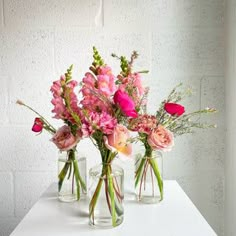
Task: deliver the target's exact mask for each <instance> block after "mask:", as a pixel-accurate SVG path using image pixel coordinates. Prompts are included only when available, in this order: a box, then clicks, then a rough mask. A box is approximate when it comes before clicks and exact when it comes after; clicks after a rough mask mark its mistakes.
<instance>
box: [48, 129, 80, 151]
mask: <svg viewBox="0 0 236 236" xmlns="http://www.w3.org/2000/svg"><path fill="white" fill-rule="evenodd" d="M80 138H81V137H80V135H77V136H76V137H75V136H74V135H73V134H72V133H71V130H70V127H69V126H67V125H64V126H62V127H61V128H60V129H58V130H57V132H56V133H55V134H54V135H53V137H52V141H53V143H55V145H56V146H57V147H58V148H59V149H60V150H61V151H68V150H70V149H72V148H73V147H75V146H76V145H77V143H78V142H79V140H80Z"/></svg>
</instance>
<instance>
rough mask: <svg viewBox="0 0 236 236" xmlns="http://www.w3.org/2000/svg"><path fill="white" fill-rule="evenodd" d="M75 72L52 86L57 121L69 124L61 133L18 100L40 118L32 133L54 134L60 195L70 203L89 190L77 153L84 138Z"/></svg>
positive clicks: (70, 71) (67, 74) (62, 128)
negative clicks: (76, 91) (58, 156)
mask: <svg viewBox="0 0 236 236" xmlns="http://www.w3.org/2000/svg"><path fill="white" fill-rule="evenodd" d="M71 73H72V66H71V67H70V68H69V69H68V70H67V72H66V73H65V75H63V76H61V78H60V80H57V81H54V82H53V85H52V87H51V92H52V94H53V99H52V101H51V102H52V104H53V105H54V109H53V110H52V112H53V113H55V116H54V118H56V119H61V120H62V121H63V122H64V123H65V125H63V126H62V127H61V128H59V129H58V130H56V129H55V128H54V127H53V126H52V125H51V124H50V123H49V122H48V121H47V120H46V119H45V118H44V117H43V116H42V115H40V114H39V113H38V112H37V111H35V110H34V109H33V108H31V107H30V106H28V105H26V104H25V103H23V102H22V101H20V100H18V101H17V104H19V105H23V106H25V107H26V108H28V109H30V110H31V111H33V112H34V113H35V114H36V115H37V116H38V117H37V118H35V121H34V125H33V127H32V131H33V132H36V133H41V132H42V131H43V130H46V131H48V132H49V133H50V134H51V135H52V139H51V141H52V142H53V143H54V144H55V145H56V146H57V147H58V149H59V150H60V158H59V174H58V195H59V199H60V200H62V201H66V202H70V201H74V200H79V199H80V196H81V191H82V193H83V194H86V191H87V190H86V182H85V176H84V177H82V176H81V174H80V169H79V166H78V159H77V152H76V145H77V144H78V143H79V141H80V139H81V138H82V134H81V122H80V113H81V110H80V108H79V107H78V105H77V102H78V100H77V97H76V95H75V93H74V88H75V87H76V86H77V82H76V81H75V80H72V77H71ZM65 182H66V183H67V182H68V184H66V183H65Z"/></svg>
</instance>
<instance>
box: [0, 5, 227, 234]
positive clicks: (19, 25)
mask: <svg viewBox="0 0 236 236" xmlns="http://www.w3.org/2000/svg"><path fill="white" fill-rule="evenodd" d="M223 27H224V1H223V0H188V1H186V0H145V1H144V0H143V1H142V0H129V1H127V0H100V1H99V0H86V1H85V0H84V1H83V0H80V1H78V0H68V1H64V0H48V1H45V0H0V81H1V86H0V110H1V111H2V112H1V116H0V128H1V132H0V140H1V142H0V149H1V155H0V189H1V191H0V235H1V236H6V235H9V233H10V232H11V231H12V230H13V229H14V227H15V226H16V225H17V223H18V222H19V221H20V220H21V219H22V217H23V216H24V215H25V214H26V213H27V211H28V210H29V209H30V208H31V206H32V205H33V204H34V202H35V201H37V199H38V198H39V196H40V194H41V193H42V192H43V191H44V190H45V189H46V188H47V186H48V185H49V184H50V183H51V182H52V181H55V180H56V171H57V164H56V163H57V162H56V161H57V150H56V148H55V147H54V146H53V145H52V144H51V143H50V142H49V139H50V137H49V136H47V134H42V135H40V136H37V137H35V135H34V134H32V132H31V130H30V128H31V125H32V122H33V119H34V115H33V114H32V113H30V112H29V111H27V110H24V109H22V108H21V107H18V106H17V105H15V101H16V99H18V98H20V99H22V100H23V101H25V102H27V103H28V104H30V105H32V106H33V107H35V108H37V110H38V111H40V112H41V113H43V114H44V115H45V116H47V117H51V113H50V110H51V109H52V107H51V105H50V99H51V97H50V93H49V87H50V85H51V83H52V81H53V80H55V79H57V78H58V77H59V75H60V74H62V73H64V72H65V70H66V68H67V67H68V66H69V65H70V64H72V63H73V64H74V65H75V70H74V78H76V79H79V80H80V79H81V78H82V76H83V74H84V73H85V71H86V69H87V68H88V66H89V64H90V63H91V60H92V58H91V55H92V52H91V48H92V46H93V45H96V46H97V48H98V49H99V50H100V52H101V54H102V55H103V56H104V58H105V59H106V61H107V62H108V63H109V64H110V65H111V66H113V67H114V71H116V72H118V62H117V61H115V60H114V59H112V58H111V57H110V53H111V52H116V53H118V54H125V55H127V56H128V55H129V54H130V53H131V52H132V50H134V49H135V50H137V51H138V52H139V53H140V55H141V56H140V59H139V60H138V61H137V63H136V68H137V69H139V70H141V69H149V70H150V74H149V75H147V76H145V83H146V84H148V85H149V86H150V88H151V92H150V105H149V110H150V111H154V110H155V109H156V107H157V106H158V104H159V102H160V101H161V100H162V99H163V98H165V96H166V95H167V94H168V92H169V91H170V89H171V88H172V87H173V85H175V84H178V83H179V82H181V81H182V82H184V83H186V85H192V87H193V88H194V91H195V96H194V97H192V98H190V99H189V100H188V101H187V102H186V103H185V104H186V105H188V109H189V110H194V109H199V108H204V107H205V106H214V107H216V108H217V109H219V110H220V112H219V113H218V114H217V115H216V116H214V117H213V116H212V117H211V118H210V120H209V121H210V122H212V123H217V125H218V128H217V129H215V130H204V131H200V132H198V133H196V134H195V135H192V136H191V135H188V136H185V137H180V138H178V139H177V140H176V145H175V148H174V150H173V151H172V152H171V153H168V154H165V155H164V175H165V178H166V179H177V180H178V182H179V183H180V185H181V186H182V187H183V189H184V190H185V191H186V193H187V194H188V195H189V197H190V198H191V199H192V201H193V202H194V203H195V204H196V206H197V207H198V209H199V210H200V211H201V213H202V214H203V216H204V217H205V218H206V219H207V221H208V222H209V224H210V225H211V226H212V227H213V228H214V229H215V230H216V232H217V233H218V234H219V235H223V232H224V226H223V216H224V213H223V212H224V207H223V201H224V191H223V190H224V140H225V139H224V132H225V127H224V37H223V35H224V34H223ZM52 122H55V121H52ZM57 124H58V125H60V123H57ZM87 145H90V146H91V144H88V142H87V141H83V142H82V143H81V144H80V150H81V152H82V153H85V154H86V156H87V157H88V165H89V167H91V166H92V165H93V164H94V162H99V158H98V157H97V152H96V150H95V149H94V148H93V147H92V146H91V148H89V149H88V148H87ZM90 146H89V147H90ZM88 150H89V151H88ZM130 163H131V162H130ZM131 164H132V163H131ZM126 168H127V169H128V171H129V173H128V176H129V175H130V176H132V173H131V169H132V168H129V167H126Z"/></svg>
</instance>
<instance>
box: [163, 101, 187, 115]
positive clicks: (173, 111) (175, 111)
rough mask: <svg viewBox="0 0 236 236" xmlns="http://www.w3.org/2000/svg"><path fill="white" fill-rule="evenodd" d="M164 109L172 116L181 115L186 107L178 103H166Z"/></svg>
mask: <svg viewBox="0 0 236 236" xmlns="http://www.w3.org/2000/svg"><path fill="white" fill-rule="evenodd" d="M164 109H165V111H166V112H167V113H169V114H170V115H172V116H181V115H182V114H183V113H184V112H185V109H184V107H183V106H181V105H180V104H177V103H170V102H169V103H165V105H164Z"/></svg>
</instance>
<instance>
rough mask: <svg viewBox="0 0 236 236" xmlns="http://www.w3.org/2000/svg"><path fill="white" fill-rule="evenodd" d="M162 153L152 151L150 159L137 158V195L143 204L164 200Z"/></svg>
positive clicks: (141, 155) (144, 157) (140, 155)
mask: <svg viewBox="0 0 236 236" xmlns="http://www.w3.org/2000/svg"><path fill="white" fill-rule="evenodd" d="M162 174H163V163H162V153H161V152H159V151H152V154H151V155H150V156H149V157H148V156H145V155H143V154H137V155H136V158H135V195H136V199H137V200H138V201H139V202H142V203H149V204H153V203H158V202H160V201H161V200H162V199H163V180H162V179H163V177H162Z"/></svg>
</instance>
